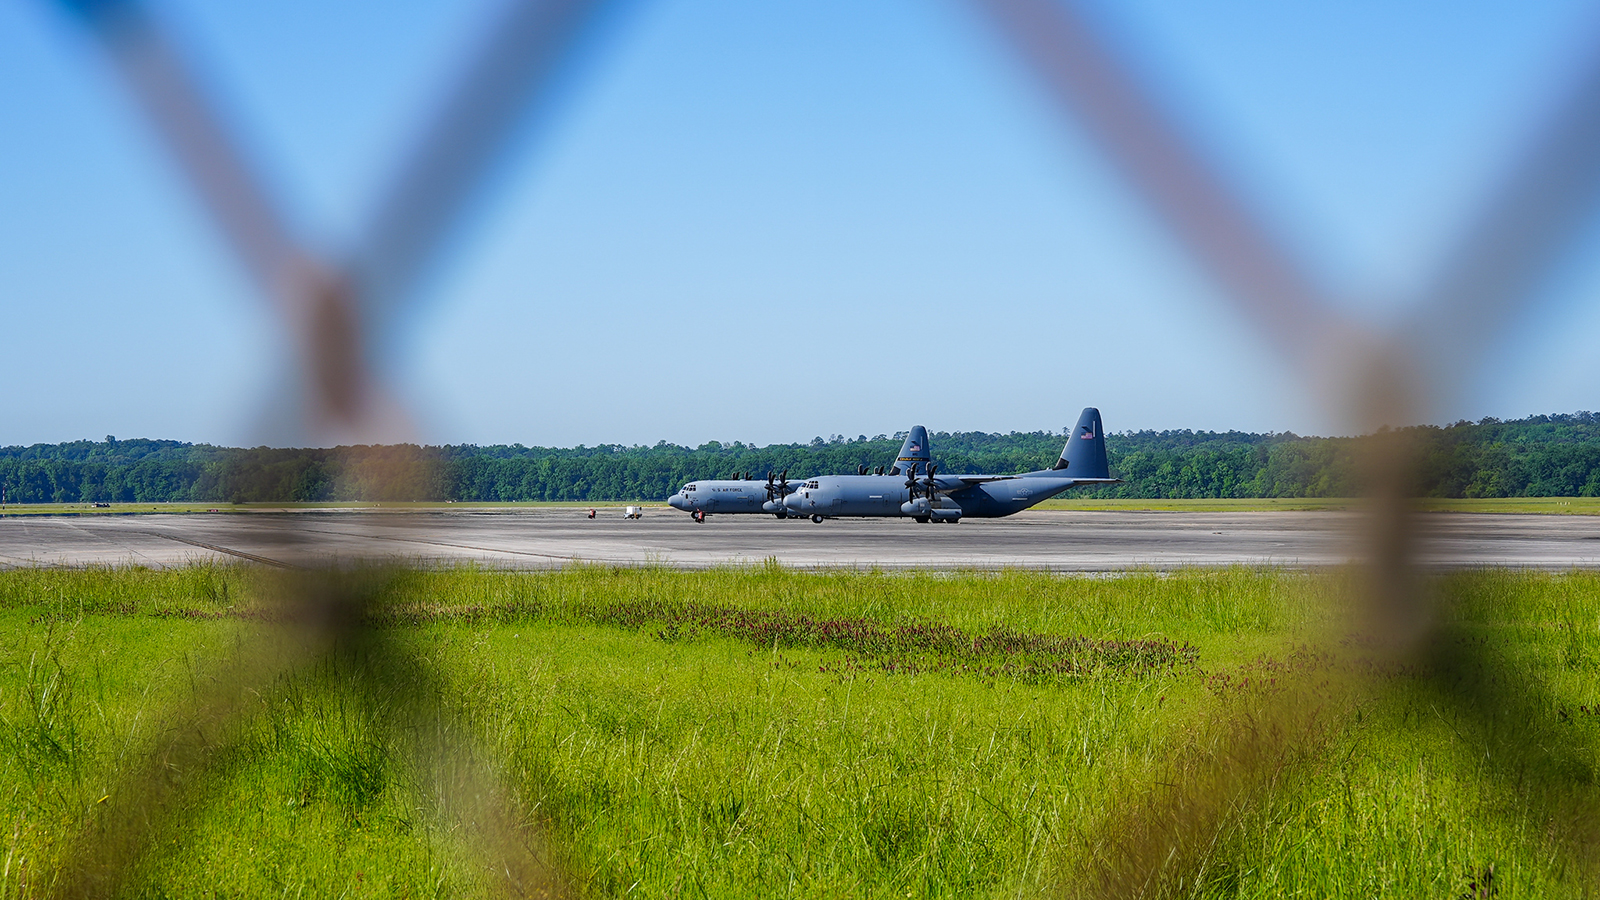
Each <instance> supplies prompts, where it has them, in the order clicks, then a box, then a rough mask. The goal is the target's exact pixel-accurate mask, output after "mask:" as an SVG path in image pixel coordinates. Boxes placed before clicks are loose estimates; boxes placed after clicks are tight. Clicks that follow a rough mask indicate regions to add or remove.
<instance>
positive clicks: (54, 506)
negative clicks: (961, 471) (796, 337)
mask: <svg viewBox="0 0 1600 900" xmlns="http://www.w3.org/2000/svg"><path fill="white" fill-rule="evenodd" d="M1361 504H1362V501H1361V500H1360V499H1358V498H1348V497H1344V498H1341V497H1334V498H1303V497H1286V498H1262V499H1248V498H1247V499H1221V500H1075V499H1073V498H1072V496H1071V495H1070V494H1068V495H1066V496H1064V497H1058V498H1056V499H1053V500H1046V501H1044V502H1043V503H1040V504H1039V505H1038V506H1036V507H1034V509H1057V510H1083V511H1118V510H1121V511H1130V512H1131V511H1150V512H1300V511H1318V510H1343V509H1359V508H1360V507H1361ZM627 505H634V506H640V505H642V506H648V507H655V508H661V509H666V508H667V507H666V504H665V502H664V501H661V500H603V501H598V500H597V501H566V500H562V501H549V502H545V501H523V502H516V503H509V502H508V503H487V502H486V503H443V502H435V501H412V502H404V503H365V502H362V503H357V502H343V503H333V502H329V503H238V504H229V503H113V504H111V505H110V506H109V507H95V506H92V505H90V504H87V503H23V504H16V503H13V504H10V505H9V506H6V507H3V508H0V516H13V515H16V516H30V515H32V516H37V515H58V516H59V515H128V514H131V513H207V512H212V513H238V512H271V511H275V510H306V509H392V510H408V509H545V508H552V509H556V508H590V507H593V508H596V509H615V508H617V507H620V506H627ZM1417 507H1418V508H1419V509H1421V510H1424V511H1426V512H1470V513H1535V514H1544V515H1583V516H1600V497H1494V498H1478V499H1465V500H1462V499H1438V498H1423V499H1420V500H1418V501H1417Z"/></svg>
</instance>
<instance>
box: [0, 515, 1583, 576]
mask: <svg viewBox="0 0 1600 900" xmlns="http://www.w3.org/2000/svg"><path fill="white" fill-rule="evenodd" d="M1417 521H1418V522H1419V529H1420V530H1419V539H1420V546H1421V548H1422V552H1421V559H1422V560H1423V562H1424V563H1425V564H1426V565H1428V566H1430V567H1433V568H1441V569H1442V568H1459V567H1468V566H1489V565H1494V566H1512V567H1522V568H1537V569H1567V568H1573V567H1581V568H1592V567H1597V566H1600V517H1593V516H1539V515H1494V514H1457V513H1429V514H1425V515H1420V516H1418V518H1417ZM1361 523H1362V519H1361V516H1360V514H1358V513H1353V512H1244V513H1234V512H1223V513H1189V512H1066V511H1055V510H1049V511H1028V512H1022V513H1018V514H1017V515H1014V516H1010V517H1008V518H1004V519H969V520H966V521H963V522H961V523H960V524H956V525H938V524H927V525H919V524H917V523H915V522H913V521H911V520H909V519H841V520H830V521H826V522H823V523H822V524H820V525H819V524H814V523H812V522H811V521H810V520H809V519H802V520H788V521H780V520H777V519H774V518H772V517H770V516H762V515H740V516H733V515H721V516H711V517H710V518H709V519H708V520H707V521H706V522H705V524H695V523H694V522H693V521H691V520H690V519H689V517H688V515H686V514H684V513H680V512H677V511H676V510H668V509H665V508H647V509H646V511H645V513H644V516H643V518H641V519H639V520H626V519H624V518H623V517H622V511H621V510H620V509H618V508H614V507H608V508H603V509H601V510H600V514H599V517H598V518H596V519H593V520H590V519H589V518H588V517H587V511H586V510H583V509H574V508H568V507H562V508H548V507H547V508H540V509H518V510H505V509H466V510H437V511H433V510H430V511H390V510H381V509H380V510H315V511H271V512H265V511H263V512H241V513H194V514H184V515H177V514H141V515H119V516H82V517H71V516H13V517H6V518H0V566H5V567H15V566H29V565H44V566H81V565H95V564H98V565H128V564H134V565H143V566H151V567H164V566H175V565H183V564H185V563H188V562H191V561H196V560H216V561H238V560H241V559H243V560H249V561H252V562H255V563H259V564H262V565H276V566H309V565H318V564H325V563H329V562H337V561H350V560H356V559H383V560H392V561H396V562H404V563H410V564H424V565H439V564H450V563H461V562H469V561H470V562H476V563H480V564H484V565H489V566H494V567H505V568H519V569H542V568H551V567H557V566H562V565H566V564H568V563H571V562H576V561H582V562H592V563H605V564H619V565H646V564H659V565H666V566H672V567H676V568H686V569H693V568H705V567H709V566H720V565H729V564H753V563H759V562H761V561H762V560H765V559H768V558H773V559H776V560H777V561H778V562H780V563H782V564H783V565H786V566H792V567H800V568H871V567H878V568H883V569H906V568H918V569H923V568H929V569H962V568H978V569H995V568H1007V567H1009V568H1027V569H1043V570H1051V571H1062V572H1112V571H1119V570H1125V569H1140V568H1144V569H1172V568H1178V567H1185V566H1226V565H1274V566H1290V567H1321V566H1333V565H1339V564H1342V563H1345V562H1348V561H1350V560H1352V559H1356V558H1359V555H1360V552H1361V549H1360V546H1359V541H1358V538H1359V535H1360V532H1361V530H1362V529H1361Z"/></svg>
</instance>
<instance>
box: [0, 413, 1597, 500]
mask: <svg viewBox="0 0 1600 900" xmlns="http://www.w3.org/2000/svg"><path fill="white" fill-rule="evenodd" d="M1402 434H1404V435H1405V436H1407V437H1409V438H1411V439H1412V440H1414V441H1415V442H1416V446H1417V447H1418V454H1417V466H1416V471H1415V472H1414V473H1413V474H1414V477H1415V479H1416V481H1415V484H1416V493H1417V494H1418V495H1419V496H1426V497H1578V496H1581V497H1593V496H1600V414H1596V413H1591V412H1578V413H1571V414H1556V415H1539V416H1530V417H1528V418H1525V419H1516V420H1512V421H1504V422H1502V421H1500V420H1498V419H1492V418H1490V419H1483V420H1481V421H1478V422H1467V421H1461V422H1456V423H1454V424H1452V425H1448V426H1443V427H1439V426H1431V425H1427V426H1417V427H1413V428H1407V429H1403V430H1402ZM902 437H903V435H878V436H876V437H872V438H869V437H867V436H865V435H861V436H859V437H857V438H854V439H850V438H846V437H843V436H837V435H836V436H834V437H832V438H830V439H824V438H821V437H818V438H814V439H812V440H811V441H810V442H809V443H804V444H774V445H772V446H767V447H754V446H749V445H746V444H742V443H737V442H736V443H733V444H721V443H718V442H716V441H712V442H710V443H706V444H702V445H700V446H698V447H680V446H677V445H674V444H669V443H666V442H665V441H663V442H661V443H658V444H656V445H655V446H653V447H646V446H631V447H627V446H620V445H602V446H598V447H583V446H579V447H572V448H556V447H524V446H522V445H521V444H512V445H509V446H507V445H495V446H489V447H479V446H475V445H470V444H462V445H446V446H417V445H413V444H398V445H388V446H354V447H336V448H332V449H279V448H271V447H255V448H249V449H241V448H231V447H216V446H211V445H208V444H188V443H183V442H180V441H158V440H146V439H142V438H141V439H137V440H117V439H116V438H115V437H111V436H107V437H106V439H105V440H104V441H89V440H84V441H72V442H69V443H64V444H34V445H32V446H29V447H5V448H0V487H3V488H4V492H5V500H6V502H8V503H89V502H97V501H100V502H111V503H159V502H165V501H176V502H183V501H190V502H215V503H251V502H274V501H279V502H281V501H341V500H366V501H400V500H458V501H484V500H498V501H508V500H594V501H601V500H637V499H646V500H649V499H661V498H663V497H666V496H668V495H670V494H672V493H673V492H674V491H676V490H677V489H678V487H679V486H681V485H682V484H684V483H685V482H688V481H693V480H695V479H699V478H730V477H735V475H736V474H739V475H742V474H744V473H749V477H752V478H765V477H766V473H767V472H769V471H774V472H776V471H782V470H784V469H787V470H788V472H789V475H790V477H791V479H795V478H802V477H806V476H810V475H818V474H829V473H841V472H854V471H856V470H857V467H859V466H868V467H874V468H875V467H877V466H880V465H887V464H889V463H891V462H892V461H893V459H894V456H895V453H896V451H898V450H899V448H900V441H901V438H902ZM1065 439H1066V438H1065V435H1064V433H1054V432H1044V431H1036V432H1029V433H1017V432H1013V433H1011V434H985V433H983V432H956V433H936V434H934V435H933V436H932V443H933V450H934V458H935V460H936V461H937V462H938V463H939V468H940V469H941V470H943V471H945V472H1022V471H1028V470H1032V469H1039V468H1045V467H1048V466H1050V465H1051V464H1052V463H1053V462H1054V461H1055V459H1056V456H1057V454H1058V453H1060V451H1061V446H1062V443H1063V442H1064V441H1065ZM1364 440H1367V439H1366V438H1360V437H1354V438H1350V437H1331V438H1328V437H1301V436H1299V435H1296V434H1292V433H1288V432H1284V433H1275V434H1249V433H1244V432H1237V431H1229V432H1214V431H1188V430H1184V431H1134V432H1124V433H1121V434H1111V435H1107V437H1106V448H1107V452H1108V453H1109V455H1110V459H1111V468H1112V473H1113V474H1115V475H1117V476H1119V477H1121V478H1123V479H1125V481H1126V483H1124V484H1119V485H1111V486H1108V487H1104V488H1099V489H1096V490H1093V491H1079V492H1075V493H1074V495H1073V496H1076V497H1108V498H1109V497H1128V498H1224V497H1350V496H1355V495H1357V494H1359V493H1361V489H1362V485H1361V480H1360V470H1359V465H1358V459H1359V455H1360V450H1361V444H1362V441H1364Z"/></svg>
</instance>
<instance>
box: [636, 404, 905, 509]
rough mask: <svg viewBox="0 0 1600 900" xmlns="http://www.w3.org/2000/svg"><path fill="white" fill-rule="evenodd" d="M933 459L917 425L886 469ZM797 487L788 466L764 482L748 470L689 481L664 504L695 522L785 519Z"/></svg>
mask: <svg viewBox="0 0 1600 900" xmlns="http://www.w3.org/2000/svg"><path fill="white" fill-rule="evenodd" d="M932 458H933V457H931V456H930V455H929V454H928V430H927V429H926V428H923V427H922V426H921V425H918V426H917V427H915V428H913V429H911V433H910V434H908V435H907V436H906V440H905V443H904V444H901V445H900V454H899V456H897V457H895V462H894V465H893V466H891V467H890V468H889V475H899V474H900V473H902V472H904V471H908V470H909V469H911V468H912V467H923V468H926V467H927V465H928V463H929V461H930V460H931V459H932ZM857 476H858V477H865V478H877V477H885V478H886V477H888V476H887V475H884V474H883V467H882V466H879V467H878V471H877V474H876V475H868V474H867V468H866V467H865V466H862V467H861V469H860V470H859V471H858V473H857ZM797 490H799V488H798V487H796V486H795V485H794V484H793V483H792V482H790V481H789V470H788V469H785V470H783V472H781V473H778V474H774V473H772V472H768V473H767V480H766V481H765V482H762V481H761V480H760V479H753V478H751V477H750V473H749V472H745V473H742V475H741V474H740V473H735V475H734V477H733V478H730V479H724V480H716V481H711V480H708V481H691V482H689V483H688V484H686V485H684V486H683V487H682V488H679V489H678V492H677V493H676V494H673V495H672V496H671V497H668V498H667V505H668V506H670V507H672V508H673V509H681V510H683V511H684V512H687V513H689V514H690V515H692V516H694V520H695V521H696V522H704V521H705V517H706V515H707V514H708V513H719V514H720V513H768V514H770V515H774V516H777V517H778V518H780V519H787V518H790V517H791V516H794V515H797V514H796V513H792V512H790V511H789V509H788V507H786V506H784V504H783V501H784V500H785V499H786V498H787V497H788V496H789V495H790V494H792V493H794V492H795V491H797Z"/></svg>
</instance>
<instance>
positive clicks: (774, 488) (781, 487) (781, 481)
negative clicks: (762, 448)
mask: <svg viewBox="0 0 1600 900" xmlns="http://www.w3.org/2000/svg"><path fill="white" fill-rule="evenodd" d="M787 496H789V470H788V469H784V470H783V474H782V475H779V476H778V477H777V480H776V483H774V479H773V477H772V473H771V472H770V471H769V472H767V499H768V500H782V499H783V498H784V497H787Z"/></svg>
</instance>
